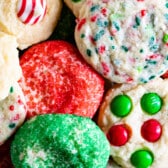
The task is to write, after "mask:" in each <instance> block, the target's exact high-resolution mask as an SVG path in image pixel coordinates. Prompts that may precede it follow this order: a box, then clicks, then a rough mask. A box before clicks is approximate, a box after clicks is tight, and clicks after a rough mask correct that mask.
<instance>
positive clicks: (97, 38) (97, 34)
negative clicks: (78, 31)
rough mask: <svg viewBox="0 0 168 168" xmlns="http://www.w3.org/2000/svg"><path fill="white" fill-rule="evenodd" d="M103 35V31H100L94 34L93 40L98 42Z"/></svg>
mask: <svg viewBox="0 0 168 168" xmlns="http://www.w3.org/2000/svg"><path fill="white" fill-rule="evenodd" d="M104 34H105V32H104V30H100V32H98V33H96V34H95V36H94V40H95V41H97V40H99V39H100V38H101V37H102V36H103V35H104Z"/></svg>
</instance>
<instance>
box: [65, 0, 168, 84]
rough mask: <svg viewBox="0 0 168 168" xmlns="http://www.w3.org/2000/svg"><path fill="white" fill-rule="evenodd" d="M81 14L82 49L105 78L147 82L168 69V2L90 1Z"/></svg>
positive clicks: (77, 35) (77, 32)
mask: <svg viewBox="0 0 168 168" xmlns="http://www.w3.org/2000/svg"><path fill="white" fill-rule="evenodd" d="M67 1H68V0H67ZM68 2H69V3H70V2H71V3H72V5H73V4H74V1H68ZM76 3H77V2H76ZM82 3H83V1H82ZM69 6H70V5H69ZM78 15H79V16H78V19H77V25H76V28H75V40H76V43H77V46H78V49H79V51H80V52H81V54H82V55H83V57H84V58H85V60H86V61H87V62H88V63H89V64H90V65H92V66H93V67H94V69H96V70H97V71H98V72H100V73H101V74H102V75H103V76H104V77H105V78H107V79H109V80H110V81H112V82H116V83H133V82H134V83H146V82H148V81H150V80H152V79H154V78H155V77H158V76H161V75H162V74H163V73H164V72H165V71H166V70H167V67H168V31H167V28H168V1H165V0H160V1H157V2H156V1H155V0H151V1H144V0H128V1H124V0H120V1H118V0H102V1H99V0H92V1H90V0H86V1H84V3H83V4H82V7H81V8H80V12H79V14H78Z"/></svg>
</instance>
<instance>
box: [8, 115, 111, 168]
mask: <svg viewBox="0 0 168 168" xmlns="http://www.w3.org/2000/svg"><path fill="white" fill-rule="evenodd" d="M109 150H110V148H109V143H108V141H107V139H106V137H105V136H104V134H103V132H102V131H101V130H100V128H99V127H98V126H97V125H96V124H95V123H94V122H93V121H92V120H91V119H89V118H85V117H80V116H75V115H70V114H45V115H39V116H36V117H34V118H32V119H31V120H29V121H27V122H26V123H25V124H24V125H23V126H22V127H21V128H20V129H19V131H18V132H17V133H16V134H15V137H14V140H13V142H12V145H11V158H12V162H13V164H14V166H15V167H17V168H23V167H29V168H35V167H41V168H42V167H47V168H53V167H57V168H72V167H81V168H84V167H86V166H87V167H88V168H95V167H96V168H105V167H106V165H107V162H108V158H109Z"/></svg>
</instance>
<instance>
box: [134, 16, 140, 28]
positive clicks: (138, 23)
mask: <svg viewBox="0 0 168 168" xmlns="http://www.w3.org/2000/svg"><path fill="white" fill-rule="evenodd" d="M135 22H136V25H137V26H140V24H141V19H140V18H139V17H138V16H136V17H135Z"/></svg>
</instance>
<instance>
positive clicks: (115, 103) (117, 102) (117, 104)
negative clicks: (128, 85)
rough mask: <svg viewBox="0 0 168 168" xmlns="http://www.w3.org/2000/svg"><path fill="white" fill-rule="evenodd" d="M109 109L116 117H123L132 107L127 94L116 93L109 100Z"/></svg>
mask: <svg viewBox="0 0 168 168" xmlns="http://www.w3.org/2000/svg"><path fill="white" fill-rule="evenodd" d="M110 109H111V112H112V113H113V114H114V115H116V116H117V117H125V116H127V115H128V114H129V113H130V111H131V109H132V101H131V99H130V98H129V97H128V96H127V95H118V96H116V97H114V99H113V100H112V101H111V103H110Z"/></svg>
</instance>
